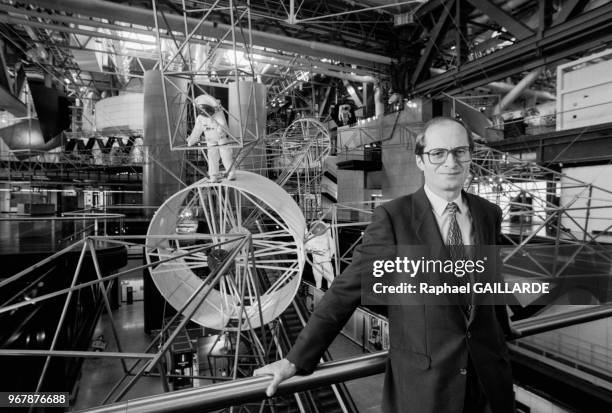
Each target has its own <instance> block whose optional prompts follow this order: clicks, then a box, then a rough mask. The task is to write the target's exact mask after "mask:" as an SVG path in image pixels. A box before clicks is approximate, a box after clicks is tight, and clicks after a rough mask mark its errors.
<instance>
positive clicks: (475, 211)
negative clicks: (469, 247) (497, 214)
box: [461, 191, 487, 245]
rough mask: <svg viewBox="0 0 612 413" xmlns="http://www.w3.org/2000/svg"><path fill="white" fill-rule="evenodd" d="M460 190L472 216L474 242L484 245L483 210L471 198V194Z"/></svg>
mask: <svg viewBox="0 0 612 413" xmlns="http://www.w3.org/2000/svg"><path fill="white" fill-rule="evenodd" d="M461 192H462V194H463V198H464V199H465V200H466V203H467V205H468V208H469V210H470V215H471V216H472V227H473V228H474V244H476V245H485V244H487V237H486V236H485V223H484V218H485V217H486V215H485V211H484V210H483V209H482V208H481V206H480V203H479V202H477V201H476V200H475V199H474V198H473V196H472V194H468V193H467V192H465V191H461Z"/></svg>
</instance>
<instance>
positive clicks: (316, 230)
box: [310, 221, 329, 237]
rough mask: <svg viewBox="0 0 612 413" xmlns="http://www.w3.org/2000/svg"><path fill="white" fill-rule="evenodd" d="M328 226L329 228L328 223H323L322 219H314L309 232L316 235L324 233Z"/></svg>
mask: <svg viewBox="0 0 612 413" xmlns="http://www.w3.org/2000/svg"><path fill="white" fill-rule="evenodd" d="M328 228H329V224H327V223H325V222H323V221H315V222H313V223H312V225H311V226H310V233H311V234H312V235H313V236H315V237H318V236H319V235H322V234H324V233H325V231H327V229H328Z"/></svg>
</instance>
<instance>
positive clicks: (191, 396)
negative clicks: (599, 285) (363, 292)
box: [79, 304, 612, 413]
mask: <svg viewBox="0 0 612 413" xmlns="http://www.w3.org/2000/svg"><path fill="white" fill-rule="evenodd" d="M610 316H612V304H607V305H601V306H597V307H596V308H587V309H582V310H578V311H574V312H571V313H567V314H556V315H552V316H543V317H537V318H534V319H530V320H525V321H520V322H517V323H515V325H514V327H515V328H517V330H519V331H520V332H521V337H527V336H530V335H533V334H538V333H542V332H545V331H551V330H556V329H558V328H561V327H567V326H569V325H575V324H579V323H584V322H588V321H593V320H598V319H602V318H606V317H610ZM388 354H389V353H388V352H387V351H381V352H378V353H373V354H368V355H365V356H359V357H354V358H350V359H345V360H339V361H332V362H328V363H322V364H320V365H319V367H318V368H317V370H316V371H315V372H314V373H312V374H311V375H308V376H294V377H292V378H290V379H287V380H285V381H284V382H282V383H281V384H280V385H279V387H278V390H277V393H276V395H279V396H282V395H289V394H292V393H295V392H302V391H305V390H310V389H315V388H318V387H321V386H325V385H329V384H332V383H338V382H342V381H347V380H353V379H356V378H361V377H365V376H370V375H374V374H379V373H383V372H384V370H385V367H386V363H387V357H388ZM269 383H270V378H269V377H249V378H245V379H239V380H234V381H230V382H224V383H220V384H213V385H210V386H204V387H198V388H192V389H187V390H180V391H176V392H172V393H163V394H159V395H156V396H150V397H144V398H140V399H133V400H129V401H125V402H121V403H115V404H110V405H106V406H100V407H94V408H91V409H87V410H81V411H80V412H79V413H145V412H146V413H156V412H160V413H161V412H164V413H167V412H177V413H178V412H180V413H186V412H202V411H209V410H215V409H222V408H224V407H228V406H231V405H234V406H235V405H240V404H244V403H250V402H256V401H261V400H263V399H264V398H265V397H266V396H265V393H266V388H267V387H268V384H269Z"/></svg>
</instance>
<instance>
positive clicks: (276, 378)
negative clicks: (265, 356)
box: [253, 359, 297, 397]
mask: <svg viewBox="0 0 612 413" xmlns="http://www.w3.org/2000/svg"><path fill="white" fill-rule="evenodd" d="M296 372H297V367H295V364H293V363H292V362H290V361H289V360H287V359H282V360H278V361H275V362H274V363H270V364H267V365H265V366H263V367H261V368H259V369H257V370H255V371H254V372H253V376H272V381H271V382H270V385H269V386H268V388H267V389H266V396H268V397H272V395H274V393H276V389H277V388H278V385H279V384H281V383H282V382H283V381H285V380H287V379H288V378H290V377H293V376H294V375H295V373H296Z"/></svg>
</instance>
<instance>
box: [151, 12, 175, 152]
mask: <svg viewBox="0 0 612 413" xmlns="http://www.w3.org/2000/svg"><path fill="white" fill-rule="evenodd" d="M155 3H156V0H151V5H152V7H153V20H154V21H155V34H156V36H157V51H158V53H159V75H160V76H161V84H162V94H163V96H164V108H165V110H166V126H167V127H168V142H169V143H170V149H172V148H173V147H174V144H173V141H172V129H171V128H170V108H168V94H167V92H166V79H165V77H164V55H163V53H162V47H161V37H160V35H159V30H160V29H159V22H158V18H157V6H156V5H155Z"/></svg>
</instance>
